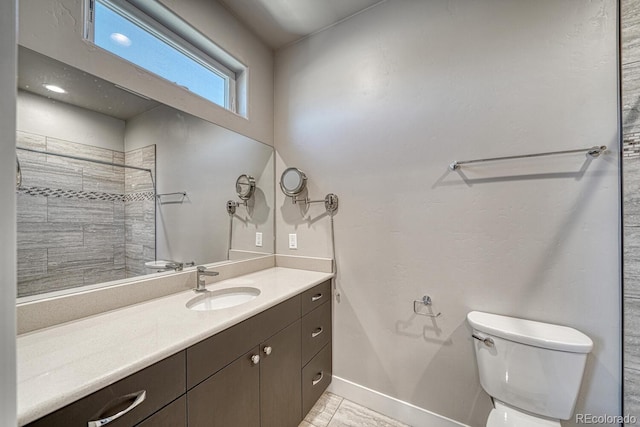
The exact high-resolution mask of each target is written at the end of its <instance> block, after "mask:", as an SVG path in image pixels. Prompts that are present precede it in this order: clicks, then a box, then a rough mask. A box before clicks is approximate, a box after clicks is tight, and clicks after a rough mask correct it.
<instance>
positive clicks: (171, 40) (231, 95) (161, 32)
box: [83, 0, 246, 114]
mask: <svg viewBox="0 0 640 427" xmlns="http://www.w3.org/2000/svg"><path fill="white" fill-rule="evenodd" d="M96 2H99V3H100V4H101V5H103V6H105V7H107V8H109V9H110V10H112V11H113V12H115V13H117V14H119V15H121V16H122V17H123V18H124V19H127V20H129V21H131V22H132V23H133V24H134V25H136V26H137V27H139V28H140V29H142V30H143V31H145V32H147V33H149V34H150V35H152V36H154V37H156V38H158V39H159V40H160V41H162V42H163V43H165V44H167V45H168V46H170V47H172V48H174V49H176V50H177V51H178V52H179V53H181V54H182V55H184V56H185V57H187V58H189V59H190V60H192V61H195V62H197V63H198V64H200V65H201V66H203V67H205V68H206V69H208V70H209V71H211V72H212V73H214V74H216V75H217V76H219V77H221V78H222V79H223V80H224V82H225V83H224V86H225V87H224V105H220V104H218V103H216V102H214V101H212V100H210V99H208V98H205V97H203V96H202V95H199V94H198V93H196V92H193V91H191V90H188V89H185V88H183V87H182V86H180V85H178V84H176V83H175V82H172V81H170V80H169V79H167V78H165V77H164V76H162V75H160V74H157V73H155V72H154V71H152V70H149V69H147V68H144V67H142V66H141V65H139V64H136V63H135V62H131V61H129V60H128V59H125V58H123V57H121V56H120V55H118V54H116V53H113V52H111V51H109V50H107V49H105V48H103V47H102V46H100V45H98V44H96V43H95V41H94V33H95V3H96ZM165 9H166V8H165ZM84 11H85V13H84V32H83V37H84V39H85V40H87V41H89V42H90V43H91V44H92V45H94V46H95V47H97V48H99V49H102V50H104V51H106V52H109V53H110V54H112V55H114V56H116V57H118V58H119V59H121V60H123V61H126V62H128V63H130V64H133V65H135V66H136V67H139V68H141V69H143V70H145V71H146V72H148V73H150V74H152V75H154V76H157V77H159V78H161V79H163V80H165V81H167V82H169V83H171V84H173V85H175V86H178V87H180V88H182V89H184V90H188V91H189V92H190V93H191V94H193V95H196V96H198V97H200V98H202V99H205V100H207V101H208V102H211V103H212V104H214V105H217V106H220V107H222V108H225V109H226V110H228V111H231V112H233V113H236V114H238V102H237V97H238V87H237V80H238V79H240V78H241V77H242V74H244V73H243V72H244V71H246V67H244V66H242V68H243V69H242V70H241V71H240V72H238V71H234V70H233V69H231V68H230V67H228V66H226V65H224V64H223V63H221V62H220V61H219V60H217V59H215V58H214V57H213V56H212V55H209V54H207V53H205V52H204V51H203V50H202V49H199V48H197V47H196V46H195V45H194V44H193V43H191V42H190V41H188V40H186V39H185V38H184V37H182V36H180V35H179V34H178V33H177V32H176V31H174V29H173V28H171V25H170V24H169V25H167V22H166V21H167V19H163V20H162V21H164V22H160V21H161V20H160V19H156V18H157V17H156V16H150V14H148V13H145V12H144V11H142V10H140V9H139V8H137V7H136V6H134V5H133V4H131V3H129V2H127V1H126V0H85V1H84ZM167 13H170V14H171V15H172V16H171V20H179V21H180V24H181V25H186V26H189V27H190V29H192V30H193V31H197V30H195V28H193V27H191V26H190V25H189V24H188V23H187V22H186V21H184V20H183V19H181V18H180V17H178V16H177V15H175V14H173V13H172V12H170V11H168V10H166V11H165V14H167ZM199 41H200V43H202V40H199ZM206 42H207V43H211V45H212V46H211V48H213V49H220V48H219V47H218V46H217V45H215V44H214V43H213V42H212V41H210V40H208V39H207V40H206ZM238 64H239V62H238ZM236 68H238V67H237V66H236Z"/></svg>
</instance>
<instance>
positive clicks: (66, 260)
mask: <svg viewBox="0 0 640 427" xmlns="http://www.w3.org/2000/svg"><path fill="white" fill-rule="evenodd" d="M113 261H114V250H113V246H109V245H101V246H93V247H87V246H79V247H67V248H51V249H49V251H48V259H47V266H48V271H49V272H56V271H61V270H78V269H85V268H93V267H97V266H107V265H110V266H113ZM83 283H84V277H83Z"/></svg>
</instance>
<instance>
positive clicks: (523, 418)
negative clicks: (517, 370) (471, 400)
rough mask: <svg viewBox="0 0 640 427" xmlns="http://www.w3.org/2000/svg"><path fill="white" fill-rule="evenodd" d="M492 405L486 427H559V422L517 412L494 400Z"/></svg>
mask: <svg viewBox="0 0 640 427" xmlns="http://www.w3.org/2000/svg"><path fill="white" fill-rule="evenodd" d="M494 405H495V408H494V409H492V410H491V412H490V413H489V418H488V419H487V427H561V426H560V421H556V420H550V419H548V418H539V417H536V416H533V415H530V414H527V413H524V412H521V411H518V410H517V409H515V408H512V407H510V406H507V405H505V404H504V403H502V402H500V401H498V400H494Z"/></svg>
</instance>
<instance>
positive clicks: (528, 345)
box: [467, 311, 593, 420]
mask: <svg viewBox="0 0 640 427" xmlns="http://www.w3.org/2000/svg"><path fill="white" fill-rule="evenodd" d="M467 321H468V322H469V324H470V325H471V327H472V328H473V332H474V335H475V336H476V338H482V339H484V338H490V339H491V340H492V341H493V344H491V342H487V343H485V342H483V341H480V340H479V339H475V340H474V344H475V352H476V360H477V362H478V371H479V374H480V384H482V387H483V388H484V390H485V391H486V392H487V393H488V394H489V395H490V396H492V397H493V398H495V399H497V400H499V401H501V402H504V403H506V404H508V405H510V406H513V407H515V408H519V409H523V410H525V411H528V412H531V413H533V414H536V415H541V416H544V417H549V418H554V419H563V420H568V419H569V418H571V416H572V414H573V410H574V407H575V404H576V399H577V397H578V391H579V390H580V384H581V382H582V374H583V373H584V366H585V363H586V361H587V354H588V353H589V352H590V351H591V349H592V348H593V342H592V341H591V339H590V338H589V337H588V336H586V335H585V334H583V333H582V332H580V331H577V330H575V329H572V328H569V327H566V326H559V325H552V324H549V323H542V322H535V321H532V320H524V319H517V318H514V317H507V316H500V315H497V314H489V313H481V312H479V311H472V312H471V313H469V314H468V315H467Z"/></svg>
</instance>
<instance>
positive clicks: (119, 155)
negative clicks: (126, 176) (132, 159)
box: [113, 151, 125, 170]
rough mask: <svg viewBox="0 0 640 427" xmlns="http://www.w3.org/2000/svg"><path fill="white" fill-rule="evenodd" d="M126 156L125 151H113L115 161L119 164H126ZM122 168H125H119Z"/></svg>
mask: <svg viewBox="0 0 640 427" xmlns="http://www.w3.org/2000/svg"><path fill="white" fill-rule="evenodd" d="M124 159H125V156H124V151H114V152H113V163H117V164H119V165H124V164H125V162H124ZM118 169H120V170H124V168H118Z"/></svg>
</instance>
